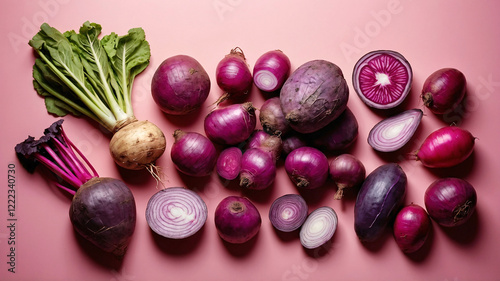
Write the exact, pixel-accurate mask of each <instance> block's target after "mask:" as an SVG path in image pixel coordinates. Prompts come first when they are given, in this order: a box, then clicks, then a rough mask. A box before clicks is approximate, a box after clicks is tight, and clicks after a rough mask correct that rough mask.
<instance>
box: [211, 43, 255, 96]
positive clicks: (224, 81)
mask: <svg viewBox="0 0 500 281" xmlns="http://www.w3.org/2000/svg"><path fill="white" fill-rule="evenodd" d="M215 77H216V81H217V85H218V86H219V88H221V89H222V90H223V91H224V92H226V93H227V94H229V95H230V96H235V95H242V94H247V93H249V92H250V90H251V88H252V85H253V77H252V73H251V72H250V68H249V67H248V64H247V61H246V58H245V54H244V53H243V51H242V50H241V49H240V48H238V47H236V48H234V49H232V50H231V51H230V52H229V54H227V55H226V56H225V57H224V58H223V59H222V60H221V61H219V63H218V64H217V68H216V71H215Z"/></svg>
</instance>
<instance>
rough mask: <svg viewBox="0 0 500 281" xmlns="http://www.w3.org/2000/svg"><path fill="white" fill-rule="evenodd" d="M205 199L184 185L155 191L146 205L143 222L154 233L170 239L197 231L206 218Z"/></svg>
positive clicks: (182, 237) (181, 237) (190, 234)
mask: <svg viewBox="0 0 500 281" xmlns="http://www.w3.org/2000/svg"><path fill="white" fill-rule="evenodd" d="M207 216H208V209H207V205H206V204H205V201H203V199H202V198H201V197H200V196H199V195H198V194H197V193H196V192H194V191H192V190H190V189H187V188H184V187H168V188H164V189H162V190H160V191H158V192H156V193H155V194H154V195H153V196H151V198H150V199H149V201H148V204H147V206H146V221H147V223H148V225H149V227H150V228H151V230H153V231H154V232H155V233H157V234H158V235H161V236H163V237H166V238H170V239H184V238H187V237H190V236H193V235H194V234H195V233H197V232H198V231H199V230H200V229H201V228H202V227H203V226H204V225H205V222H206V221H207Z"/></svg>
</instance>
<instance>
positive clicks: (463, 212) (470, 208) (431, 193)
mask: <svg viewBox="0 0 500 281" xmlns="http://www.w3.org/2000/svg"><path fill="white" fill-rule="evenodd" d="M424 203H425V208H426V209H427V212H428V213H429V216H430V217H431V218H432V219H433V220H434V221H435V222H437V223H438V224H439V225H441V226H444V227H454V226H459V225H462V224H464V223H465V222H467V221H468V220H469V219H470V217H471V216H472V214H473V213H474V211H475V209H476V204H477V194H476V190H475V189H474V187H473V186H472V185H471V184H470V183H469V182H467V181H466V180H463V179H460V178H441V179H437V180H435V181H434V182H433V183H431V184H430V185H429V187H428V188H427V190H426V191H425V195H424Z"/></svg>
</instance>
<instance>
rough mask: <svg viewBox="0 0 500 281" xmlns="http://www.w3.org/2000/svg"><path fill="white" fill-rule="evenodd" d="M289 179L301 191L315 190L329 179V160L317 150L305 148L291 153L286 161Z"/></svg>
mask: <svg viewBox="0 0 500 281" xmlns="http://www.w3.org/2000/svg"><path fill="white" fill-rule="evenodd" d="M285 170H286V173H287V174H288V177H289V178H290V179H291V180H292V182H293V183H294V184H295V185H296V186H297V187H298V188H300V189H315V188H318V187H320V186H322V185H323V184H324V183H325V182H326V179H327V178H328V159H327V158H326V156H325V154H323V152H321V151H319V150H318V149H316V148H313V147H309V146H303V147H300V148H297V149H295V150H293V151H292V152H290V154H288V156H287V157H286V159H285Z"/></svg>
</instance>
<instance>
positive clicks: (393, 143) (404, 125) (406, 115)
mask: <svg viewBox="0 0 500 281" xmlns="http://www.w3.org/2000/svg"><path fill="white" fill-rule="evenodd" d="M423 114H424V113H423V112H422V110H420V109H410V110H406V111H403V112H401V113H399V114H396V115H394V116H391V117H389V118H386V119H384V120H382V121H380V122H378V123H377V124H376V125H375V126H373V128H372V129H371V130H370V133H369V134H368V144H369V145H370V146H371V147H372V148H373V149H375V150H377V151H380V152H393V151H396V150H398V149H400V148H402V147H403V146H404V145H405V144H407V143H408V141H410V139H411V138H412V137H413V135H414V134H415V132H416V131H417V128H418V126H419V125H420V120H422V116H423Z"/></svg>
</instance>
